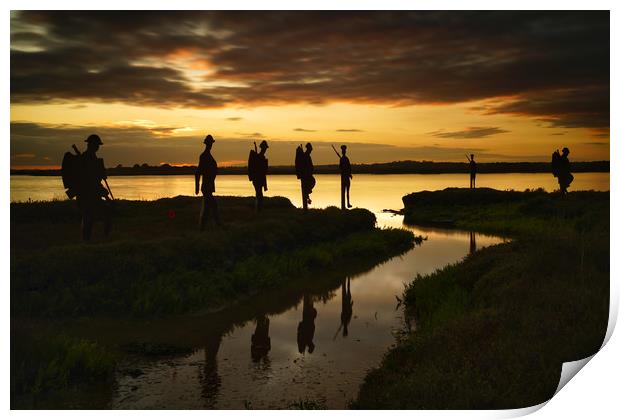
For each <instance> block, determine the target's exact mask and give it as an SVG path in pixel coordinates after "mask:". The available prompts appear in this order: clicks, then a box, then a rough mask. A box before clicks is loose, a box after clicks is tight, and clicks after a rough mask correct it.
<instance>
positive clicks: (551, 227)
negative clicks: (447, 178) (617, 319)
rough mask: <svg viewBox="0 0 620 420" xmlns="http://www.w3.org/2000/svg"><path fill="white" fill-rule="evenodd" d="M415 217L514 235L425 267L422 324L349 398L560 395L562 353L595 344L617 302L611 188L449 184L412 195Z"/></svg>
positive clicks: (415, 287) (419, 401) (508, 402)
mask: <svg viewBox="0 0 620 420" xmlns="http://www.w3.org/2000/svg"><path fill="white" fill-rule="evenodd" d="M403 201H404V202H405V206H406V207H405V212H406V216H405V218H406V220H407V221H409V222H414V223H418V224H425V223H427V224H434V223H436V222H437V220H442V221H444V222H445V221H446V220H450V221H451V222H452V225H453V226H454V227H458V228H461V229H472V230H478V231H484V232H489V233H496V234H497V233H499V234H504V235H511V236H513V238H514V240H513V241H512V242H510V243H504V244H500V245H496V246H493V247H489V248H485V249H482V250H480V251H478V252H476V253H474V254H472V255H471V256H469V257H467V258H466V259H465V260H464V261H463V262H461V263H457V264H453V265H449V266H447V267H444V268H443V269H440V270H438V271H436V272H435V273H433V274H431V275H428V276H418V277H417V278H416V279H414V280H413V281H412V282H411V283H410V284H409V285H408V286H407V287H406V290H405V293H404V302H405V305H406V310H407V312H409V313H410V314H415V316H416V318H417V321H418V322H417V324H418V330H417V331H416V332H414V333H412V334H411V335H409V336H407V337H405V338H404V339H403V340H402V341H401V342H399V343H398V345H397V346H396V347H395V348H394V349H392V350H390V351H389V352H388V353H387V354H386V355H385V357H384V360H383V361H382V364H381V366H380V367H378V368H376V369H374V370H372V371H371V372H370V373H369V374H368V376H367V377H366V379H365V381H364V384H363V385H362V387H361V389H360V392H359V395H358V398H357V400H356V401H354V402H353V403H352V405H351V407H352V408H361V409H367V408H399V409H405V408H406V409H507V408H521V407H527V406H532V405H535V404H539V403H542V402H544V401H547V400H548V399H550V398H551V397H552V396H553V393H554V392H555V389H556V388H557V385H558V381H559V378H560V372H561V367H562V363H563V362H567V361H572V360H577V359H581V358H584V357H587V356H590V355H592V354H593V353H595V352H596V351H597V350H598V349H599V348H600V346H601V344H602V341H603V338H604V336H605V332H606V328H607V320H608V308H609V255H610V253H609V193H596V192H576V193H570V194H568V195H567V196H560V195H559V194H547V193H544V192H542V191H534V192H523V193H515V192H500V191H494V190H488V189H481V190H476V191H469V190H459V189H447V190H443V191H437V192H432V193H431V192H423V193H417V194H412V195H410V196H406V197H404V199H403Z"/></svg>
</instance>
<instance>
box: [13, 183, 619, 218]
mask: <svg viewBox="0 0 620 420" xmlns="http://www.w3.org/2000/svg"><path fill="white" fill-rule="evenodd" d="M316 180H317V184H316V187H315V188H314V191H313V193H312V196H311V198H312V205H311V207H320V208H322V207H327V206H330V205H336V206H340V176H339V175H317V176H316ZM108 183H109V184H110V188H111V189H112V193H113V194H114V197H115V198H123V199H127V200H156V199H158V198H164V197H175V196H177V195H192V194H193V193H194V177H193V176H192V175H179V176H164V175H155V176H153V175H146V176H114V177H110V178H109V179H108ZM268 183H269V191H267V193H266V194H265V195H266V196H276V195H279V196H284V197H287V198H288V199H290V200H291V201H292V202H293V204H295V205H296V206H298V207H299V206H301V190H300V185H299V180H298V179H297V178H296V177H295V176H294V175H272V176H270V177H269V178H268ZM476 185H477V186H478V187H490V188H495V189H499V190H506V189H514V190H518V191H522V190H525V189H527V188H530V189H535V188H544V189H545V190H547V191H553V190H556V189H557V188H558V185H557V181H556V178H554V177H553V176H551V174H523V173H513V174H479V175H478V177H477V179H476ZM468 186H469V176H468V175H466V174H439V175H419V174H404V175H371V174H361V175H354V178H353V180H352V184H351V204H353V206H355V207H363V208H367V209H369V210H371V211H373V212H375V213H376V214H377V218H378V219H379V222H380V223H381V224H383V223H384V222H385V223H388V224H392V222H390V221H388V220H387V219H386V218H387V217H388V216H387V215H386V214H381V210H383V209H400V208H402V206H403V203H402V197H403V195H406V194H409V193H411V192H416V191H423V190H441V189H444V188H448V187H468ZM216 190H217V191H216V195H237V196H250V195H254V188H253V187H252V184H251V183H250V182H249V181H248V178H247V176H244V175H221V176H218V177H217V179H216ZM570 190H571V191H576V190H598V191H608V190H609V173H577V174H575V180H574V181H573V183H572V185H571V188H570ZM29 199H30V200H52V199H62V200H64V199H66V195H65V193H64V189H63V187H62V181H61V179H60V177H37V176H23V175H12V176H11V201H28V200H29Z"/></svg>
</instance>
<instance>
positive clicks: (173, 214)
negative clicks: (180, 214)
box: [168, 210, 177, 219]
mask: <svg viewBox="0 0 620 420" xmlns="http://www.w3.org/2000/svg"><path fill="white" fill-rule="evenodd" d="M175 217H177V212H176V211H174V210H168V219H174V218H175Z"/></svg>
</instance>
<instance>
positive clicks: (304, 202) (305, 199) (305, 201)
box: [301, 181, 308, 210]
mask: <svg viewBox="0 0 620 420" xmlns="http://www.w3.org/2000/svg"><path fill="white" fill-rule="evenodd" d="M301 202H302V207H303V209H304V210H308V194H307V192H306V188H305V187H304V183H303V181H302V182H301Z"/></svg>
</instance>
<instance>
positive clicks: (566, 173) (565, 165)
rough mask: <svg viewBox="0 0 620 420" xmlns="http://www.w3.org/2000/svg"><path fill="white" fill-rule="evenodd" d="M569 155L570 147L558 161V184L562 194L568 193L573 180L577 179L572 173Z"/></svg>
mask: <svg viewBox="0 0 620 420" xmlns="http://www.w3.org/2000/svg"><path fill="white" fill-rule="evenodd" d="M569 153H570V150H568V147H565V148H563V149H562V155H560V157H559V158H558V159H557V174H558V183H559V184H560V192H561V193H562V194H566V193H567V192H568V187H569V186H570V184H571V183H572V182H573V179H575V178H574V177H573V175H572V174H571V173H570V162H569V160H568V154H569Z"/></svg>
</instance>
